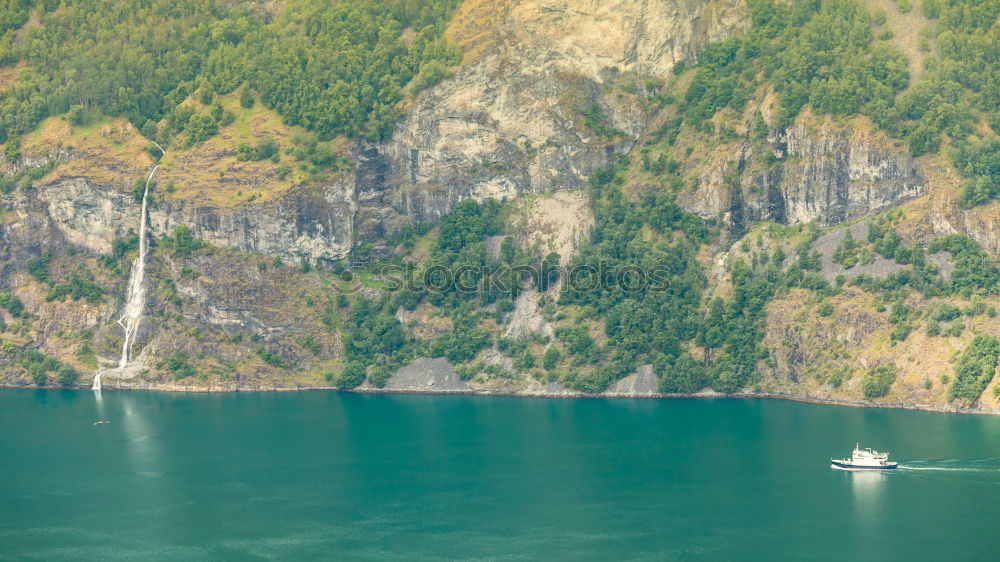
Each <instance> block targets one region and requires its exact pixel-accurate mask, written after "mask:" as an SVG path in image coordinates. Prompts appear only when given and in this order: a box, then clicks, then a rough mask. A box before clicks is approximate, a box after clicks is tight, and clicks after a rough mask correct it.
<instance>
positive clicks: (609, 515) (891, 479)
mask: <svg viewBox="0 0 1000 562" xmlns="http://www.w3.org/2000/svg"><path fill="white" fill-rule="evenodd" d="M97 420H108V421H109V422H110V423H108V424H101V425H94V422H95V421H97ZM855 441H861V442H862V445H863V446H870V447H875V448H878V449H888V450H889V451H890V452H891V453H892V457H893V458H894V459H896V460H899V461H900V462H901V463H902V465H903V467H902V468H901V469H900V470H898V471H896V472H895V473H852V472H845V471H838V470H832V469H831V468H830V466H829V459H830V457H831V456H834V455H835V456H842V455H845V454H849V453H850V449H851V448H852V446H853V445H854V443H855ZM998 547H1000V417H994V416H975V415H953V414H939V413H928V412H915V411H903V410H876V409H856V408H846V407H836V406H820V405H812V404H799V403H793V402H782V401H769V400H756V401H755V400H727V399H718V400H546V399H521V398H499V397H476V396H402V395H357V394H342V393H333V392H329V393H326V392H303V393H276V394H269V393H260V394H257V393H245V394H226V395H194V394H158V393H145V392H132V393H125V392H108V391H105V392H104V393H103V395H95V394H94V393H91V392H81V391H56V390H3V391H0V558H23V557H27V558H39V559H65V558H78V559H104V560H107V559H170V560H177V559H203V558H215V559H217V558H225V559H248V558H268V559H270V558H282V559H297V560H302V559H357V558H365V559H385V558H405V559H408V560H421V559H424V560H434V559H453V558H491V559H566V558H572V559H579V558H587V559H648V560H661V559H673V558H708V559H727V560H731V559H747V560H759V559H763V558H765V557H766V558H769V559H834V558H838V559H841V560H843V559H845V558H847V559H852V560H873V559H880V560H887V559H905V558H913V559H938V560H965V559H984V560H996V559H997V558H998V557H1000V550H998Z"/></svg>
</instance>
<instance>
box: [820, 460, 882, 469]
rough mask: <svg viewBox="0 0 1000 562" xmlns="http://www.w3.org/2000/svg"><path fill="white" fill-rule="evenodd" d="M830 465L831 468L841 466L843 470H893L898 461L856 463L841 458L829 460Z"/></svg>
mask: <svg viewBox="0 0 1000 562" xmlns="http://www.w3.org/2000/svg"><path fill="white" fill-rule="evenodd" d="M830 466H831V467H833V468H842V469H845V470H895V469H896V467H897V466H899V463H895V462H887V463H885V464H882V465H875V466H873V465H857V464H854V463H853V462H851V461H843V460H834V459H831V460H830Z"/></svg>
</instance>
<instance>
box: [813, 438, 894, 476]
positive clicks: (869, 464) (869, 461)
mask: <svg viewBox="0 0 1000 562" xmlns="http://www.w3.org/2000/svg"><path fill="white" fill-rule="evenodd" d="M830 464H831V466H832V467H833V468H846V469H850V470H892V469H894V468H896V466H898V465H899V463H897V462H890V461H889V453H880V452H878V451H876V450H874V449H869V448H865V449H862V448H861V444H860V443H859V444H857V445H855V446H854V452H852V453H851V458H850V459H830Z"/></svg>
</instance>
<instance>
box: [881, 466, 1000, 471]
mask: <svg viewBox="0 0 1000 562" xmlns="http://www.w3.org/2000/svg"><path fill="white" fill-rule="evenodd" d="M899 469H900V470H932V471H935V472H997V471H998V470H1000V469H995V468H994V469H989V468H953V467H949V466H905V465H899Z"/></svg>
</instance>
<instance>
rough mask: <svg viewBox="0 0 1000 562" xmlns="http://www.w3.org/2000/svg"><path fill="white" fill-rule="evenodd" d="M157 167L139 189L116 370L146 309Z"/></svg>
mask: <svg viewBox="0 0 1000 562" xmlns="http://www.w3.org/2000/svg"><path fill="white" fill-rule="evenodd" d="M152 142H153V144H154V145H156V148H158V149H159V150H160V156H161V157H162V156H164V155H165V154H166V153H165V152H164V150H163V147H162V146H160V145H159V144H157V143H156V142H155V141H152ZM159 167H160V165H159V164H154V165H153V169H152V170H150V171H149V176H147V177H146V186H145V188H143V191H142V210H141V211H140V213H139V255H138V256H136V258H135V260H134V261H133V262H132V267H131V269H130V271H129V278H128V293H127V294H126V299H125V308H124V309H123V310H122V315H121V317H120V318H118V325H120V326H121V327H122V329H123V330H125V337H124V338H123V340H124V341H122V356H121V358H120V359H119V360H118V368H119V369H121V368H123V367H125V366H126V365H128V363H129V359H130V355H131V350H132V345H133V344H134V343H135V336H136V333H137V332H138V331H139V322H140V321H141V320H142V311H143V309H145V308H146V288H145V283H144V282H145V279H146V248H147V247H148V245H147V244H146V223H147V222H148V219H149V216H148V214H149V185H150V184H151V183H152V182H153V174H155V173H156V169H157V168H159ZM103 376H104V370H103V369H102V370H100V371H98V372H97V374H96V375H94V384H93V389H94V390H101V379H102V377H103Z"/></svg>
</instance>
